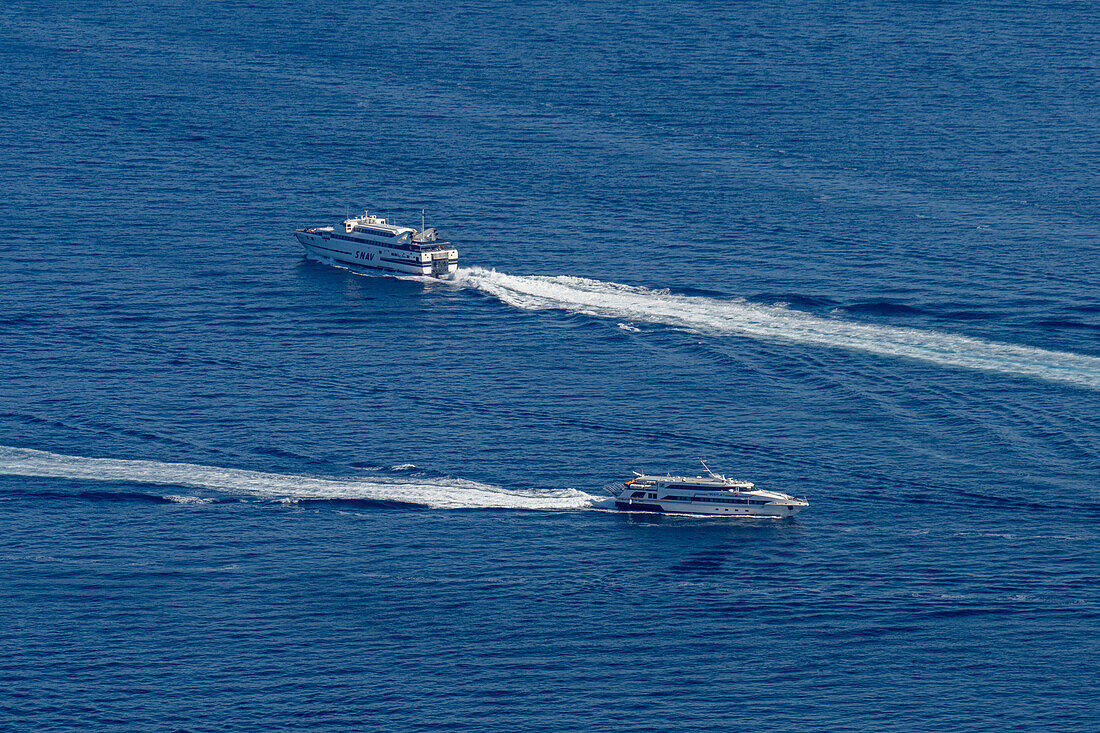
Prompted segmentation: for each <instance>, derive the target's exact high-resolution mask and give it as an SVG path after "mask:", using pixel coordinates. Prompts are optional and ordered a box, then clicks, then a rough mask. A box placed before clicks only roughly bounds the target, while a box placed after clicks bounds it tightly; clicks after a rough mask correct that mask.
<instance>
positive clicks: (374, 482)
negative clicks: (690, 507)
mask: <svg viewBox="0 0 1100 733" xmlns="http://www.w3.org/2000/svg"><path fill="white" fill-rule="evenodd" d="M0 474H7V475H12V476H46V477H50V478H63V479H83V480H87V481H119V482H128V483H138V484H155V485H158V486H187V487H193V488H200V489H209V490H213V491H225V492H230V493H237V494H248V495H252V496H260V497H264V498H271V499H345V500H346V499H365V500H370V501H397V502H404V503H408V504H421V505H424V506H429V507H433V508H437V509H537V510H547V509H582V508H585V507H589V506H591V505H592V502H593V501H597V500H598V497H595V496H592V495H590V494H586V493H584V492H582V491H576V490H574V489H561V490H530V491H509V490H507V489H504V488H502V487H500V486H493V485H491V484H482V483H478V482H476V481H466V480H463V479H451V478H445V479H414V478H411V477H405V478H392V479H391V478H372V479H369V480H368V479H334V478H318V477H313V476H298V475H294V474H283V473H263V472H260V471H243V470H240V469H235V468H218V467H216V466H200V465H196V464H193V463H162V462H160V461H124V460H117V459H114V458H84V457H82V456H67V455H62V454H59V453H49V452H47V451H40V450H31V449H28V448H12V447H8V446H0Z"/></svg>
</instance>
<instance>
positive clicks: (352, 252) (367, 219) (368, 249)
mask: <svg viewBox="0 0 1100 733" xmlns="http://www.w3.org/2000/svg"><path fill="white" fill-rule="evenodd" d="M294 236H295V237H297V239H298V241H299V242H301V244H302V246H303V247H305V248H306V252H308V253H310V254H312V255H315V256H317V257H321V258H324V259H329V260H335V261H336V262H340V263H343V264H347V265H354V266H355V267H363V268H367V269H371V270H378V271H380V272H386V273H390V274H395V275H424V276H430V277H446V276H448V275H450V274H451V273H453V272H454V271H455V270H457V269H458V250H457V249H455V248H454V247H453V246H452V245H451V243H450V242H446V241H443V240H441V239H440V238H439V233H438V232H437V231H436V230H435V229H434V228H431V227H425V226H424V219H423V212H421V223H420V230H419V231H417V230H416V229H413V228H412V227H403V226H397V225H396V224H393V223H391V222H390V220H389V219H381V218H379V217H377V216H372V215H371V214H368V213H367V212H363V215H362V216H352V217H348V218H346V219H344V223H343V224H342V225H338V226H331V227H311V228H309V229H297V230H295V232H294Z"/></svg>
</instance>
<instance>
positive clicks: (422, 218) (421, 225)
mask: <svg viewBox="0 0 1100 733" xmlns="http://www.w3.org/2000/svg"><path fill="white" fill-rule="evenodd" d="M420 233H421V234H423V233H424V209H421V210H420Z"/></svg>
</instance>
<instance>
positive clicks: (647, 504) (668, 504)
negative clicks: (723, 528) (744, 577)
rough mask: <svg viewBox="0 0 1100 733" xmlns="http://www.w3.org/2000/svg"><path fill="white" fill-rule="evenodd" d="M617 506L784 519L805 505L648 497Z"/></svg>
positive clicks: (641, 510)
mask: <svg viewBox="0 0 1100 733" xmlns="http://www.w3.org/2000/svg"><path fill="white" fill-rule="evenodd" d="M615 507H616V508H617V509H621V510H622V511H624V512H650V513H659V514H695V515H698V516H706V517H714V516H718V517H764V518H768V519H782V518H784V517H793V516H794V515H795V514H798V513H799V512H800V511H802V509H803V508H804V507H803V506H800V505H798V504H764V505H763V506H732V507H725V506H708V505H706V504H704V503H702V502H694V501H693V502H681V501H662V500H656V501H654V500H653V499H647V500H644V501H637V500H635V501H631V500H629V499H625V500H624V499H617V500H616V501H615Z"/></svg>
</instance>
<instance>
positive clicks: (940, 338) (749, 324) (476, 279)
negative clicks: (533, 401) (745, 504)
mask: <svg viewBox="0 0 1100 733" xmlns="http://www.w3.org/2000/svg"><path fill="white" fill-rule="evenodd" d="M456 282H457V283H458V284H459V285H461V286H466V287H473V288H477V289H478V290H481V291H483V292H485V293H488V294H490V295H492V296H494V297H496V298H498V299H500V300H501V301H503V302H505V303H507V304H508V305H512V306H515V307H517V308H523V309H525V310H548V309H558V310H565V311H570V312H574V313H585V314H588V315H593V316H599V317H601V318H613V319H617V320H619V321H627V322H634V323H638V322H644V323H656V324H664V325H667V326H673V327H675V328H683V329H688V330H691V331H695V332H698V333H709V334H738V335H743V336H750V337H753V338H761V339H771V340H778V341H797V342H799V343H805V344H819V345H822V346H831V347H837V348H847V349H857V350H859V351H866V352H870V353H873V354H882V355H884V356H893V357H898V356H900V357H907V358H910V359H920V360H923V361H928V362H933V363H935V364H942V365H944V366H952V367H965V368H968V369H981V370H985V371H992V372H1001V373H1004V374H1012V375H1016V376H1026V377H1033V378H1038V379H1043V380H1048V381H1052V382H1066V383H1069V384H1074V385H1077V386H1079V387H1087V388H1089V389H1100V358H1097V357H1094V356H1085V355H1082V354H1072V353H1068V352H1059V351H1047V350H1045V349H1037V348H1033V347H1030V346H1018V345H1016V344H1006V343H1000V342H996V341H986V340H983V339H978V338H973V337H970V336H960V335H957V334H952V333H941V332H939V331H927V330H922V329H919V328H901V327H896V326H881V325H875V324H865V323H853V322H852V321H845V320H842V319H832V318H820V317H818V316H813V315H810V314H809V313H803V312H801V311H796V310H791V309H789V308H783V307H779V306H766V305H757V304H754V303H749V302H746V301H744V300H740V299H731V300H723V299H719V298H706V297H699V296H688V295H673V294H671V293H668V292H667V291H661V290H650V289H648V288H639V287H633V286H630V285H620V284H618V283H612V282H603V281H602V280H590V279H588V278H583V277H569V276H564V275H562V276H556V277H550V276H518V275H507V274H505V273H502V272H497V271H495V270H485V269H482V268H479V267H473V268H462V269H459V271H458V272H457V273H456Z"/></svg>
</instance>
